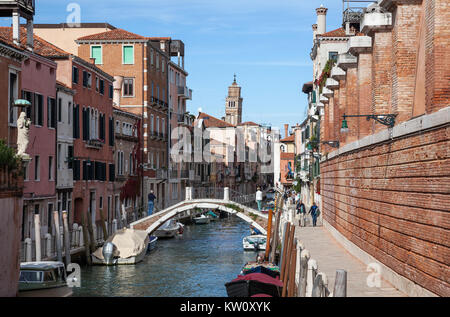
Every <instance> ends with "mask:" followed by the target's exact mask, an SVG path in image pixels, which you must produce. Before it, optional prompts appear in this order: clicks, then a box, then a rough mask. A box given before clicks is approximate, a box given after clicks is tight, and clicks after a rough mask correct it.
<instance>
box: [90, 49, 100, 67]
mask: <svg viewBox="0 0 450 317" xmlns="http://www.w3.org/2000/svg"><path fill="white" fill-rule="evenodd" d="M91 58H94V59H95V65H100V64H103V53H102V47H101V46H100V45H99V46H91Z"/></svg>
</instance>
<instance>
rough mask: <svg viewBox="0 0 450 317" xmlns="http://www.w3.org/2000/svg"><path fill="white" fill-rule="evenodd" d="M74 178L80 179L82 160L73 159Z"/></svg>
mask: <svg viewBox="0 0 450 317" xmlns="http://www.w3.org/2000/svg"><path fill="white" fill-rule="evenodd" d="M83 163H84V162H83ZM83 165H84V164H83ZM73 180H74V181H79V180H80V160H73Z"/></svg>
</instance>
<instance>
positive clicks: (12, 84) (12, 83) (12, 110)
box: [8, 72, 19, 125]
mask: <svg viewBox="0 0 450 317" xmlns="http://www.w3.org/2000/svg"><path fill="white" fill-rule="evenodd" d="M17 81H18V80H17V74H16V73H12V72H10V73H9V104H8V106H9V123H10V124H12V125H16V124H17V108H16V107H14V106H13V104H14V101H15V100H16V99H17V97H18V93H19V90H18V82H17Z"/></svg>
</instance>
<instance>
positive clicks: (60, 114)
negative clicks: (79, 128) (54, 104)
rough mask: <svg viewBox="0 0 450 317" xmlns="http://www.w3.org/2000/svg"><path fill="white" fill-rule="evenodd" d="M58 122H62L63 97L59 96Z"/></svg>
mask: <svg viewBox="0 0 450 317" xmlns="http://www.w3.org/2000/svg"><path fill="white" fill-rule="evenodd" d="M58 122H62V99H61V98H58Z"/></svg>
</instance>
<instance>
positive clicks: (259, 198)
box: [256, 187, 263, 211]
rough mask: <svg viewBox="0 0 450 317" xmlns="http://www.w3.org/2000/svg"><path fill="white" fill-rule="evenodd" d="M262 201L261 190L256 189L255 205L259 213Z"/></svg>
mask: <svg viewBox="0 0 450 317" xmlns="http://www.w3.org/2000/svg"><path fill="white" fill-rule="evenodd" d="M262 200H263V193H262V191H261V188H260V187H258V190H257V191H256V203H257V204H258V211H261V209H262Z"/></svg>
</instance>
